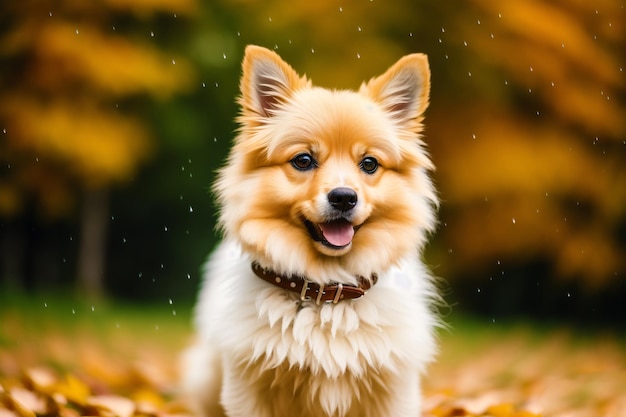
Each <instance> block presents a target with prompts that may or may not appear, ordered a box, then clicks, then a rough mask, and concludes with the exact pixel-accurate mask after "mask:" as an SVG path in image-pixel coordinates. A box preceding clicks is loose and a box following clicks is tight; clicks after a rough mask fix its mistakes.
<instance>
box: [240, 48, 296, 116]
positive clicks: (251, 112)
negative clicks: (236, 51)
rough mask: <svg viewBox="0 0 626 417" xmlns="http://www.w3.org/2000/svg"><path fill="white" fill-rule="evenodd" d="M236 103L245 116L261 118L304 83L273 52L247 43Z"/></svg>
mask: <svg viewBox="0 0 626 417" xmlns="http://www.w3.org/2000/svg"><path fill="white" fill-rule="evenodd" d="M242 66H243V76H242V77H241V85H240V88H241V99H240V103H241V106H242V110H243V113H244V115H245V116H250V117H252V118H255V119H256V122H261V120H259V119H258V118H259V116H260V117H261V118H266V117H272V115H273V111H274V110H276V109H277V108H279V107H280V106H281V104H282V103H284V102H285V101H287V99H288V98H289V97H290V96H291V94H292V93H293V91H295V90H296V89H298V88H300V87H302V86H305V85H306V84H307V81H306V78H304V77H303V78H301V77H300V76H299V75H298V74H297V73H296V72H295V71H294V70H293V68H291V67H290V66H289V64H287V63H286V62H285V61H283V60H282V59H281V58H280V57H279V56H278V54H277V53H276V52H274V51H270V50H269V49H266V48H263V47H260V46H255V45H249V46H247V47H246V52H245V56H244V59H243V65H242Z"/></svg>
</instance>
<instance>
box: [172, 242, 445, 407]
mask: <svg viewBox="0 0 626 417" xmlns="http://www.w3.org/2000/svg"><path fill="white" fill-rule="evenodd" d="M434 294H435V293H434V290H433V288H432V286H431V280H430V278H429V276H428V273H427V272H426V270H425V268H424V267H423V266H422V264H421V263H420V261H419V259H418V257H417V256H416V257H415V258H412V259H405V260H404V261H403V262H401V263H400V266H399V267H393V268H392V269H390V270H388V271H386V272H384V273H383V274H381V275H379V280H378V283H377V284H376V285H375V286H374V287H373V288H372V289H371V290H369V291H368V293H367V294H366V295H365V296H364V297H362V298H361V299H357V300H348V301H342V302H339V303H338V304H332V303H330V304H323V305H320V306H317V305H315V303H314V301H309V302H305V303H303V304H302V305H301V306H300V301H299V300H298V297H297V295H296V294H291V293H289V292H287V291H285V290H282V289H280V288H277V287H274V286H271V285H269V284H268V283H266V282H264V281H263V280H261V279H259V278H258V277H257V276H256V275H254V273H253V272H252V270H251V266H250V259H248V257H247V256H246V255H245V254H242V253H241V250H240V249H239V248H238V246H237V245H236V244H232V243H222V244H221V245H220V247H218V249H217V250H216V251H215V253H214V254H213V255H212V257H211V258H210V260H209V262H208V263H207V266H206V276H205V285H204V287H203V289H202V292H201V294H200V299H199V303H198V307H197V311H196V316H195V324H196V327H197V331H198V339H197V341H196V344H195V345H194V346H192V347H191V348H190V349H189V350H188V351H187V352H186V353H185V356H184V362H185V363H184V367H185V369H184V375H185V379H184V388H185V391H186V392H187V393H188V394H189V395H190V396H191V397H192V399H194V401H195V403H194V407H195V408H196V410H195V411H197V412H198V413H199V414H203V415H206V416H208V417H213V416H228V417H281V416H290V417H314V416H315V417H321V416H328V417H356V416H359V417H383V416H386V417H417V416H418V413H419V410H420V384H419V377H420V374H421V373H422V371H423V370H424V367H425V365H426V364H427V363H428V362H429V361H430V360H431V359H432V357H433V355H434V353H435V341H434V336H433V334H434V332H433V327H434V326H435V325H436V322H437V321H436V318H435V316H434V315H433V313H432V312H431V311H430V309H429V307H428V306H429V304H430V302H431V301H432V300H431V298H432V297H434V296H435V295H434Z"/></svg>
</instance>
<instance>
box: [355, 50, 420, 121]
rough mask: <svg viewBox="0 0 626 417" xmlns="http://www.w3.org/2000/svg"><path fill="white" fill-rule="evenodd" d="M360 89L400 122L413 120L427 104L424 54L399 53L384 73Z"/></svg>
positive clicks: (418, 118)
mask: <svg viewBox="0 0 626 417" xmlns="http://www.w3.org/2000/svg"><path fill="white" fill-rule="evenodd" d="M361 92H362V93H364V94H366V95H368V96H369V97H371V98H372V99H373V100H374V101H376V102H378V103H380V104H381V105H382V106H383V108H384V109H385V110H386V111H388V112H389V113H390V114H391V116H392V117H393V118H394V119H396V120H397V121H398V122H400V123H402V124H407V123H408V124H412V123H411V122H414V121H415V120H418V121H419V120H420V118H421V117H420V116H421V115H422V114H423V113H424V111H425V110H426V108H427V107H428V96H429V93H430V69H429V67H428V58H427V57H426V55H424V54H411V55H406V56H404V57H402V58H401V59H400V60H399V61H398V62H396V63H395V64H394V65H392V66H391V68H389V69H388V70H387V71H386V72H385V73H384V74H383V75H381V76H379V77H376V78H373V79H371V80H370V81H369V82H368V83H367V84H364V85H363V86H362V87H361Z"/></svg>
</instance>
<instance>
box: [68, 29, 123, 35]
mask: <svg viewBox="0 0 626 417" xmlns="http://www.w3.org/2000/svg"><path fill="white" fill-rule="evenodd" d="M113 30H115V29H113ZM76 34H77V35H78V34H79V32H78V29H76Z"/></svg>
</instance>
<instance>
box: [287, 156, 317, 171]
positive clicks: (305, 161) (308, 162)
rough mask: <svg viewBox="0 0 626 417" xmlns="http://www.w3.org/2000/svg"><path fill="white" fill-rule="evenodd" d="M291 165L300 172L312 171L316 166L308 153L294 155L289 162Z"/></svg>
mask: <svg viewBox="0 0 626 417" xmlns="http://www.w3.org/2000/svg"><path fill="white" fill-rule="evenodd" d="M291 165H293V167H294V168H295V169H297V170H300V171H308V170H309V169H313V168H315V167H316V166H317V164H316V162H315V159H313V157H312V156H311V155H309V154H308V153H301V154H299V155H296V157H295V158H293V159H292V160H291Z"/></svg>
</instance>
